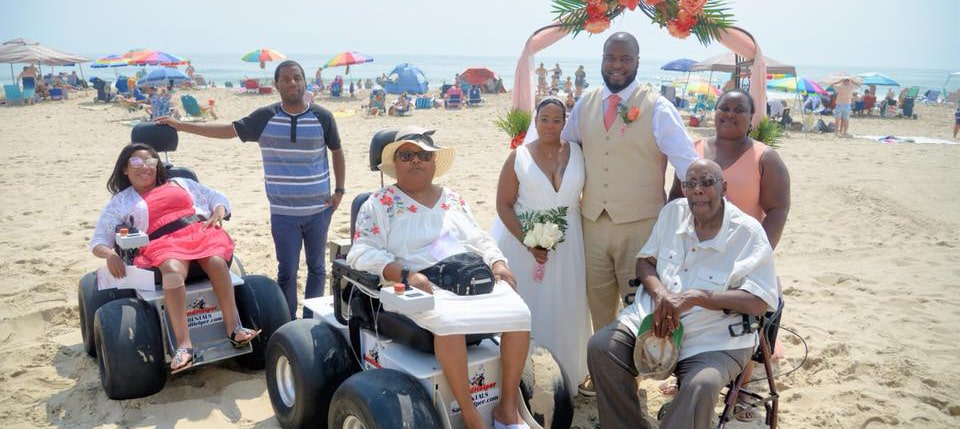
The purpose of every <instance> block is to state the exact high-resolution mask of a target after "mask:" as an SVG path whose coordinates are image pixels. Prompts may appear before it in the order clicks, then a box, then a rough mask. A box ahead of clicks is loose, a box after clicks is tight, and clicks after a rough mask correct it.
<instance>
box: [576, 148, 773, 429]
mask: <svg viewBox="0 0 960 429" xmlns="http://www.w3.org/2000/svg"><path fill="white" fill-rule="evenodd" d="M685 177H686V180H684V181H683V182H682V183H681V186H682V188H683V195H684V196H685V197H686V198H682V199H677V200H674V201H672V202H671V203H669V204H667V205H666V206H664V208H663V210H662V211H661V212H660V216H659V218H658V219H657V223H656V225H655V226H654V229H653V233H652V234H651V236H650V239H649V241H647V243H646V245H644V246H643V249H641V250H640V252H639V253H638V254H637V256H636V257H637V262H636V272H637V277H638V278H639V279H640V280H641V282H642V283H643V290H642V291H639V293H638V294H637V300H636V302H635V303H634V304H632V305H630V306H629V307H627V308H625V309H624V310H623V311H622V312H621V313H620V315H619V317H618V319H617V321H615V322H613V323H611V324H609V325H607V326H606V327H604V328H603V329H601V330H600V331H598V332H597V333H596V334H595V335H594V336H593V337H592V338H591V339H590V344H589V346H588V347H589V351H588V358H587V362H588V365H589V367H590V373H591V374H592V375H593V380H594V383H595V384H596V388H597V406H598V411H599V417H600V426H601V427H603V428H604V429H618V428H628V427H646V426H645V425H646V421H645V420H644V416H643V415H642V412H641V406H640V405H641V404H640V398H639V396H638V394H637V382H636V377H637V376H638V375H641V374H639V371H638V369H637V367H636V364H635V363H634V347H635V344H636V339H637V334H638V328H639V326H640V324H641V321H642V320H643V319H644V318H645V317H646V316H647V315H649V314H652V315H653V316H652V320H653V328H652V329H653V334H654V335H655V336H657V337H661V338H662V337H668V336H671V335H672V333H673V331H674V330H675V329H678V327H679V324H682V325H683V338H682V343H681V345H680V350H679V354H678V357H677V361H678V362H677V366H676V371H675V372H676V374H677V378H678V379H679V391H678V392H677V396H676V398H675V399H674V401H673V403H671V404H670V405H669V406H668V408H667V412H666V415H665V416H664V419H663V422H662V423H661V425H660V427H661V428H662V429H670V428H683V429H690V428H707V427H709V425H710V419H711V417H712V415H713V412H714V405H715V404H716V402H717V398H718V396H719V395H720V390H721V389H722V388H723V386H725V385H726V384H728V383H729V382H730V381H732V380H733V379H734V378H735V377H736V376H737V375H738V374H739V373H740V372H741V371H743V368H744V366H746V364H747V362H749V360H750V356H751V355H752V354H753V351H754V348H755V347H756V346H757V344H758V338H757V336H756V334H755V333H754V334H748V335H742V336H739V337H732V336H731V335H730V331H729V330H728V327H729V326H731V325H739V324H740V323H741V321H742V318H741V315H740V314H737V313H742V314H750V315H762V314H763V313H765V312H767V311H773V310H774V309H775V308H776V307H777V305H778V304H779V292H778V289H777V281H776V274H775V271H774V265H773V250H772V248H771V247H770V243H769V241H767V237H766V234H765V233H764V231H763V227H762V226H761V225H760V223H759V222H757V220H756V219H754V218H752V217H750V216H749V215H747V214H745V213H743V212H742V211H740V209H738V208H737V207H736V206H734V205H733V204H730V203H729V202H728V201H726V200H725V199H724V198H723V194H724V191H725V190H726V182H724V181H723V175H722V173H721V169H720V166H719V165H717V164H716V163H714V162H713V161H710V160H705V159H701V160H697V161H695V162H694V163H693V164H691V165H690V167H689V168H688V169H687V173H686V176H685ZM724 310H729V311H728V312H725V311H724ZM638 425H639V426H638Z"/></svg>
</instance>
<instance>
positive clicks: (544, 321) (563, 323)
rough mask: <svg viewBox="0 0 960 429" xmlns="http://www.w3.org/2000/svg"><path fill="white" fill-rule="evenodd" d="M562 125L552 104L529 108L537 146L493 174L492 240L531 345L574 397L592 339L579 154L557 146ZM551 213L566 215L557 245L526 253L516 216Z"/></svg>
mask: <svg viewBox="0 0 960 429" xmlns="http://www.w3.org/2000/svg"><path fill="white" fill-rule="evenodd" d="M565 119H566V109H565V107H564V106H563V103H562V102H561V101H560V100H559V99H556V98H547V99H545V100H543V101H542V102H540V104H539V105H538V106H537V110H536V115H535V117H534V124H535V126H536V131H537V135H538V136H539V138H538V139H537V140H534V141H531V142H529V143H526V144H524V145H522V146H520V147H518V148H517V149H516V150H514V151H513V152H512V153H511V154H510V156H509V157H508V158H507V160H506V162H505V163H504V166H503V170H502V171H501V172H500V182H499V185H498V187H497V214H498V215H499V218H498V220H497V221H495V223H494V226H493V236H494V237H495V238H496V239H497V245H498V246H499V247H500V250H501V251H502V252H503V254H504V255H505V256H506V257H507V260H508V261H509V265H510V269H511V270H513V273H514V275H515V277H516V279H517V285H518V287H519V289H520V296H522V297H523V300H524V301H525V302H526V303H527V306H528V307H529V308H530V314H531V318H532V324H531V331H530V334H531V337H532V338H533V340H535V341H536V342H537V343H539V344H541V345H543V346H545V347H547V348H548V349H549V350H550V351H551V352H553V354H554V355H556V357H557V359H558V360H559V361H560V364H561V365H562V366H563V368H564V370H565V372H566V375H567V386H570V389H571V393H574V392H576V389H575V388H574V387H573V386H576V385H578V384H579V383H580V382H582V381H583V380H584V378H585V377H586V376H587V341H588V340H589V339H590V335H591V333H592V331H591V329H590V314H589V310H588V308H587V296H586V286H585V284H586V274H585V268H584V256H583V233H582V230H581V226H580V207H579V204H580V203H579V201H580V190H581V188H582V187H583V181H584V168H583V153H582V152H581V149H580V146H578V145H576V144H570V143H567V142H561V141H560V131H561V130H562V129H563V124H564V122H565ZM556 207H567V231H566V235H565V240H564V241H563V242H562V243H560V244H559V245H558V246H557V248H556V249H555V250H552V251H545V250H540V249H535V248H527V247H526V246H525V245H524V244H523V242H522V241H523V236H522V232H521V226H520V225H521V224H520V220H519V219H518V218H517V214H519V213H524V212H529V211H540V210H549V209H553V208H556ZM538 261H539V262H543V263H544V266H543V279H542V281H537V280H535V277H536V276H535V270H536V269H537V268H536V267H537V263H538Z"/></svg>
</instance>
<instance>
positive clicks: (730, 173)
mask: <svg viewBox="0 0 960 429" xmlns="http://www.w3.org/2000/svg"><path fill="white" fill-rule="evenodd" d="M706 144H707V142H706V140H703V139H701V140H697V141H696V142H694V143H693V149H694V150H696V151H697V154H699V155H700V157H701V158H703V153H704V150H705V147H704V145H706ZM766 150H767V145H765V144H763V143H761V142H758V141H756V140H754V142H753V146H751V148H750V149H749V150H747V151H746V152H744V153H743V154H742V155H740V158H739V159H737V161H736V162H734V163H733V164H731V165H730V166H728V167H727V168H725V169H723V180H726V181H727V193H726V197H727V199H728V200H730V202H732V203H733V205H735V206H737V208H738V209H740V210H743V212H744V213H746V214H748V215H750V216H753V218H754V219H756V220H758V221H760V222H763V219H764V218H765V217H767V213H766V212H764V211H763V206H762V205H761V204H760V177H761V176H760V158H761V157H762V156H763V152H764V151H766Z"/></svg>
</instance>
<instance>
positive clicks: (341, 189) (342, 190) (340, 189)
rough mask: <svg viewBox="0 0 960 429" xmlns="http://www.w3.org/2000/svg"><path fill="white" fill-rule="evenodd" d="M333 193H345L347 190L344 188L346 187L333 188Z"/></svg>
mask: <svg viewBox="0 0 960 429" xmlns="http://www.w3.org/2000/svg"><path fill="white" fill-rule="evenodd" d="M333 193H334V194H345V193H347V190H346V189H343V188H334V190H333Z"/></svg>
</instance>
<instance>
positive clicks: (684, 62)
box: [660, 58, 697, 72]
mask: <svg viewBox="0 0 960 429" xmlns="http://www.w3.org/2000/svg"><path fill="white" fill-rule="evenodd" d="M696 63H697V61H696V60H691V59H689V58H680V59H679V60H673V61H670V62H669V63H666V64H664V65H662V66H660V70H666V71H679V72H689V71H690V67H693V65H694V64H696Z"/></svg>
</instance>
